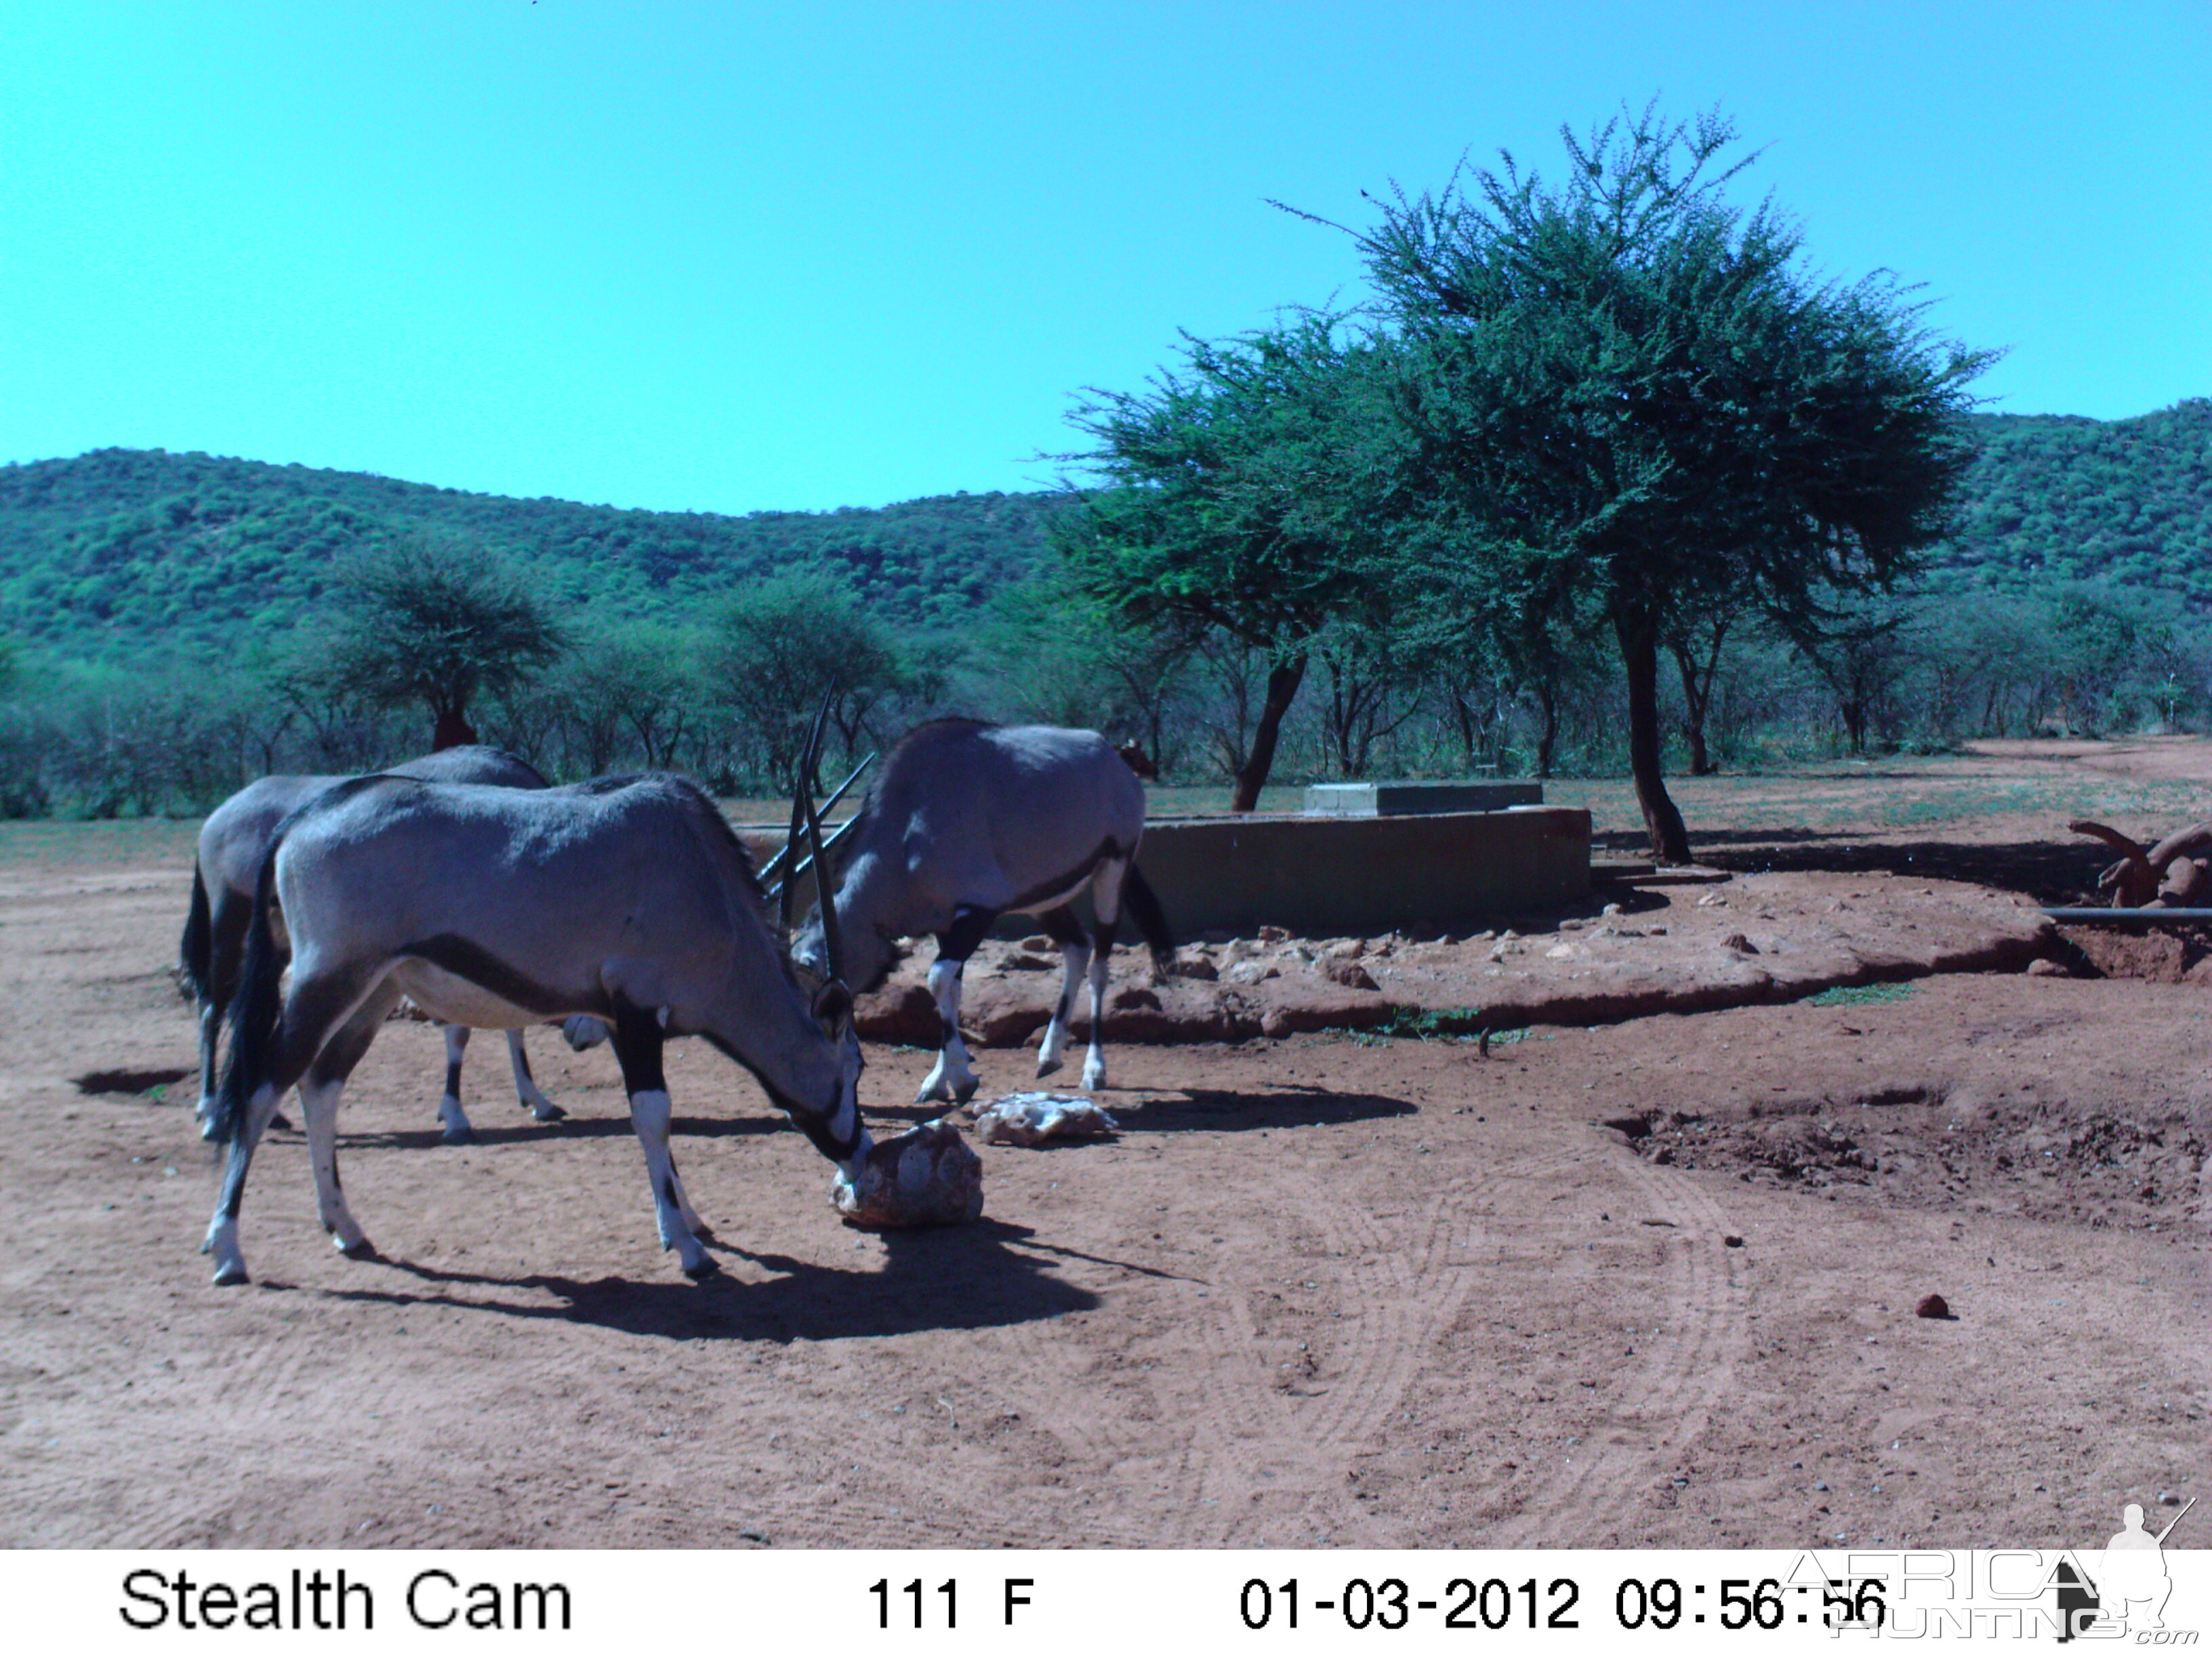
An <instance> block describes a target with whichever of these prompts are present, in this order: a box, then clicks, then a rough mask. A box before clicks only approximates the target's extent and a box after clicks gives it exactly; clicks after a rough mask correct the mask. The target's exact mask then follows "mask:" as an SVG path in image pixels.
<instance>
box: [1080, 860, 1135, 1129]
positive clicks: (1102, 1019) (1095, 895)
mask: <svg viewBox="0 0 2212 1659" xmlns="http://www.w3.org/2000/svg"><path fill="white" fill-rule="evenodd" d="M1128 869H1129V866H1128V865H1127V863H1116V862H1112V861H1109V862H1108V863H1105V864H1102V865H1100V866H1098V873H1097V875H1096V876H1094V877H1093V878H1091V906H1092V908H1094V909H1096V910H1097V912H1098V930H1097V933H1096V934H1095V935H1094V936H1093V943H1094V945H1095V947H1096V948H1095V949H1094V950H1093V951H1092V953H1091V1052H1090V1053H1089V1054H1086V1055H1085V1057H1084V1060H1083V1086H1084V1087H1085V1089H1103V1088H1104V1087H1105V1086H1106V975H1107V973H1108V971H1109V968H1110V966H1111V963H1112V958H1113V955H1114V929H1115V925H1116V924H1117V923H1118V922H1119V921H1120V920H1121V878H1123V877H1124V876H1125V875H1127V873H1128Z"/></svg>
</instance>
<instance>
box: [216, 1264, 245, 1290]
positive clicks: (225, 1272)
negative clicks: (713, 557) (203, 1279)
mask: <svg viewBox="0 0 2212 1659" xmlns="http://www.w3.org/2000/svg"><path fill="white" fill-rule="evenodd" d="M215 1282H216V1284H218V1285H251V1284H252V1282H253V1275H252V1274H251V1273H247V1272H246V1264H245V1263H244V1262H243V1261H228V1262H225V1263H224V1264H223V1265H222V1267H217V1268H216V1270H215Z"/></svg>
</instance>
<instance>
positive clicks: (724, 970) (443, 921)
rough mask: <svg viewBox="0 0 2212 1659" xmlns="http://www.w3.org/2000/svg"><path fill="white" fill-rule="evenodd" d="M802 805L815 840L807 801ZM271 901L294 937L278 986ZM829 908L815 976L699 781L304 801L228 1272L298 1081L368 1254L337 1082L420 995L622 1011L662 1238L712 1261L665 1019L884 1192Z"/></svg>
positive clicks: (283, 891)
mask: <svg viewBox="0 0 2212 1659" xmlns="http://www.w3.org/2000/svg"><path fill="white" fill-rule="evenodd" d="M819 729H820V728H819V723H818V722H817V738H816V741H817V744H818V742H819ZM799 816H802V815H801V814H798V813H794V817H799ZM803 816H804V817H805V821H806V822H807V823H808V825H809V828H810V829H811V831H812V833H813V836H814V839H815V840H816V842H817V843H818V841H819V831H818V828H817V827H816V826H815V823H814V814H813V812H812V811H811V803H808V804H807V810H806V811H805V813H804V814H803ZM272 903H273V904H275V905H276V906H281V908H282V912H283V921H284V923H285V925H286V927H288V928H289V931H290V934H291V940H292V980H291V985H290V987H289V990H288V991H286V992H285V993H284V994H283V996H282V997H281V999H280V997H279V994H278V987H277V976H278V973H279V971H280V969H281V968H282V963H281V962H280V961H279V960H278V957H277V954H276V947H275V941H274V939H273V938H272V935H271V932H270V910H271V906H272ZM830 921H831V924H832V925H831V927H830V929H829V935H828V937H829V940H830V945H831V949H830V951H829V955H828V957H826V959H825V968H826V976H825V977H822V978H819V979H817V978H815V976H814V975H811V974H808V975H804V979H805V981H806V982H805V983H802V976H801V975H799V974H798V973H795V972H794V971H793V965H792V963H790V962H789V960H788V959H787V957H786V956H785V954H784V952H783V951H782V948H781V945H780V944H779V943H778V941H777V939H775V936H774V935H773V933H772V932H771V930H770V927H769V922H768V919H767V916H766V914H765V911H764V908H763V896H762V891H761V887H760V884H759V882H758V879H757V878H756V877H755V875H754V873H753V868H752V864H751V860H750V859H749V858H748V857H747V856H746V854H745V851H744V848H743V847H742V846H741V845H740V844H739V843H738V838H737V836H735V834H733V833H732V830H731V829H730V827H729V825H728V824H727V823H725V822H724V821H723V818H722V815H721V814H720V811H717V810H716V809H715V806H714V802H713V801H711V800H709V799H708V798H707V797H706V795H705V794H703V793H702V792H701V791H700V789H699V788H698V787H697V786H696V785H695V784H693V783H691V782H690V781H688V780H685V779H683V778H678V777H674V776H669V775H646V776H642V777H629V778H601V779H599V780H596V781H592V782H590V783H582V784H574V785H570V786H568V787H560V788H553V789H545V790H531V791H524V790H513V789H497V788H487V787H482V786H478V785H468V784H448V783H426V782H422V781H416V780H413V779H406V778H397V777H389V776H371V777H365V778H359V779H355V780H353V781H349V782H346V783H342V784H340V785H338V786H337V787H336V788H334V789H331V790H330V791H328V792H327V793H324V794H323V795H321V796H319V797H318V798H317V799H313V800H312V801H309V802H308V803H307V805H304V806H302V807H301V808H300V809H299V811H296V812H295V813H294V814H293V815H292V817H290V818H289V819H288V820H287V821H286V822H285V823H284V824H283V826H281V827H280V828H279V829H278V831H277V834H276V843H275V846H274V847H273V848H272V849H271V851H270V855H269V857H268V859H267V860H265V861H264V864H263V866H262V869H261V874H260V880H259V884H258V893H257V898H256V902H255V907H254V910H253V915H252V928H251V930H250V932H249V933H248V936H247V941H246V966H245V972H244V978H243V982H242V983H241V985H240V989H239V993H238V996H237V999H236V1000H235V1001H234V1003H233V1005H232V1008H231V1013H230V1043H231V1058H230V1066H229V1069H228V1071H227V1072H226V1073H225V1075H224V1078H223V1083H222V1090H221V1091H220V1093H219V1094H218V1096H217V1097H216V1114H215V1129H216V1138H217V1139H220V1140H222V1141H223V1142H226V1143H227V1144H228V1147H229V1158H228V1163H227V1164H226V1166H225V1169H224V1171H223V1178H222V1191H221V1195H220V1197H219V1199H218V1201H217V1203H216V1211H215V1215H214V1218H213V1219H212V1220H211V1221H210V1224H209V1227H208V1234H207V1241H206V1243H205V1244H204V1246H203V1249H204V1250H205V1251H206V1252H207V1253H208V1254H210V1255H213V1256H214V1258H215V1278H216V1283H217V1284H234V1283H238V1282H240V1281H242V1280H244V1279H246V1259H245V1257H244V1255H242V1254H241V1253H240V1248H239V1237H238V1214H239V1206H240V1200H241V1199H242V1197H243V1195H244V1192H245V1187H246V1170H247V1169H248V1167H249V1166H250V1164H252V1158H253V1149H254V1146H255V1144H256V1143H257V1142H258V1140H259V1139H260V1137H261V1133H262V1130H263V1129H264V1127H265V1126H266V1125H267V1122H268V1120H269V1117H270V1114H271V1113H272V1112H273V1111H274V1110H275V1109H276V1102H277V1100H278V1099H279V1098H280V1097H282V1095H283V1091H285V1090H287V1089H289V1088H290V1087H291V1086H292V1085H294V1084H295V1083H297V1084H298V1085H299V1086H300V1098H301V1106H302V1109H303V1111H304V1115H305V1116H306V1119H307V1145H308V1150H309V1153H310V1156H311V1158H312V1161H313V1166H314V1174H315V1192H316V1198H317V1201H318V1206H319V1216H320V1218H321V1222H322V1225H323V1226H324V1227H325V1229H326V1230H327V1231H329V1233H330V1235H331V1240H332V1242H333V1243H335V1244H336V1245H337V1248H338V1249H341V1250H343V1251H344V1252H346V1253H347V1254H348V1255H366V1254H370V1253H371V1251H370V1247H369V1243H368V1237H367V1235H365V1234H364V1233H363V1232H362V1229H361V1226H360V1224H359V1223H358V1222H356V1220H355V1218H354V1217H353V1214H352V1212H351V1211H350V1210H349V1208H348V1207H347V1205H346V1200H345V1194H344V1192H343V1188H341V1187H340V1185H339V1182H338V1170H337V1105H338V1097H339V1095H340V1093H341V1091H343V1088H344V1085H345V1080H346V1077H347V1075H348V1074H349V1073H350V1072H351V1071H352V1070H353V1068H354V1066H356V1065H357V1064H358V1063H359V1062H360V1060H361V1058H362V1054H364V1053H365V1052H367V1050H368V1046H369V1043H370V1042H371V1041H372V1040H373V1039H374V1036H375V1035H376V1031H377V1028H378V1026H379V1024H380V1023H381V1022H382V1020H383V1018H384V1016H385V1013H386V1011H387V1010H388V1009H390V1008H391V1007H392V1005H393V1004H394V1003H395V1002H396V1001H397V1000H398V998H399V997H400V996H402V995H403V994H404V995H405V996H408V997H410V998H412V999H413V1000H415V1002H416V1005H417V1006H420V1007H421V1008H422V1009H423V1010H424V1011H425V1012H428V1013H429V1014H431V1015H432V1016H433V1017H434V1018H440V1019H446V1020H451V1021H453V1022H455V1023H457V1024H465V1025H473V1026H481V1027H507V1028H510V1029H511V1028H513V1027H515V1026H519V1025H525V1024H534V1023H536V1022H537V1021H539V1020H544V1019H555V1018H562V1017H564V1016H568V1015H575V1014H589V1015H593V1016H596V1017H598V1018H601V1019H604V1020H605V1021H607V1022H609V1023H610V1024H611V1026H612V1027H613V1033H614V1049H615V1058H616V1060H617V1063H618V1064H619V1065H620V1066H621V1067H622V1074H623V1088H624V1089H625V1091H627V1092H628V1094H629V1109H630V1121H631V1124H632V1126H633V1127H635V1129H636V1131H637V1137H638V1140H639V1143H640V1144H641V1146H642V1147H643V1149H644V1152H645V1165H646V1175H647V1182H648V1184H649V1185H650V1187H651V1188H652V1193H653V1206H654V1212H655V1214H656V1217H657V1218H658V1221H659V1231H660V1242H661V1244H662V1247H663V1248H664V1249H671V1250H674V1251H675V1252H677V1255H678V1259H679V1260H680V1261H681V1262H682V1264H683V1267H684V1272H685V1273H688V1274H690V1276H691V1277H693V1278H694V1279H699V1278H703V1277H705V1276H706V1275H708V1274H709V1273H714V1271H715V1263H714V1258H713V1257H712V1256H710V1255H708V1253H707V1251H706V1249H705V1248H704V1246H703V1245H702V1244H701V1243H700V1235H701V1233H702V1232H703V1231H705V1228H704V1225H703V1224H702V1222H701V1221H700V1219H699V1215H698V1212H697V1211H696V1210H695V1209H694V1208H693V1207H692V1204H691V1200H690V1197H689V1195H688V1194H686V1193H685V1192H684V1182H683V1180H682V1178H681V1177H680V1176H678V1174H677V1170H676V1164H675V1159H674V1158H673V1156H672V1155H671V1152H670V1149H669V1144H668V1137H669V1124H670V1119H671V1109H670V1105H669V1098H668V1085H667V1083H666V1080H665V1078H664V1076H663V1074H662V1070H661V1047H662V1045H663V1044H664V1043H665V1042H666V1041H667V1040H668V1039H669V1038H670V1037H672V1036H702V1037H704V1038H706V1039H707V1041H708V1042H711V1043H713V1044H714V1046H715V1047H716V1048H720V1050H721V1051H722V1052H723V1053H724V1054H727V1055H729V1056H730V1058H731V1059H732V1060H736V1061H737V1062H738V1064H739V1065H741V1066H744V1067H745V1068H746V1069H747V1070H748V1071H750V1072H751V1073H753V1075H754V1076H755V1077H756V1078H757V1079H758V1080H759V1082H760V1085H761V1086H762V1088H763V1090H765V1091H766V1092H767V1094H768V1096H769V1099H770V1100H772V1101H773V1102H774V1103H775V1104H776V1105H777V1106H779V1107H781V1109H783V1110H784V1111H785V1112H787V1113H788V1114H789V1115H790V1117H791V1119H792V1121H793V1122H794V1123H796V1124H797V1125H798V1126H799V1128H800V1129H801V1130H803V1131H804V1132H805V1133H806V1135H807V1136H808V1138H809V1139H811V1140H812V1141H813V1142H814V1144H815V1146H817V1148H818V1149H819V1150H820V1151H821V1152H823V1155H824V1156H825V1157H828V1158H830V1159H832V1160H833V1161H835V1162H836V1163H838V1164H841V1165H842V1166H843V1173H844V1176H845V1177H846V1179H847V1180H848V1181H849V1182H851V1183H852V1186H853V1188H854V1189H855V1190H865V1191H877V1190H880V1189H881V1188H882V1186H883V1182H884V1179H885V1173H884V1170H883V1169H881V1168H879V1167H878V1165H880V1164H882V1163H883V1162H884V1160H880V1159H878V1160H876V1161H875V1162H874V1163H872V1162H871V1161H870V1159H869V1153H870V1152H871V1150H872V1146H873V1142H872V1139H871V1138H870V1136H869V1133H868V1131H867V1128H866V1125H865V1124H863V1123H862V1121H861V1120H860V1102H859V1096H858V1086H859V1081H860V1043H859V1042H858V1041H857V1039H856V1038H855V1037H854V1035H853V1030H852V997H851V994H849V993H848V991H847V989H846V987H845V984H844V982H843V980H842V975H841V973H840V971H839V969H840V965H841V963H840V958H839V954H838V952H837V951H836V948H835V947H836V940H837V930H836V927H835V919H834V916H833V917H832V918H830ZM885 1149H886V1151H894V1150H895V1149H896V1143H895V1142H893V1143H886V1147H885Z"/></svg>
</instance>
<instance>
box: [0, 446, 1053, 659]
mask: <svg viewBox="0 0 2212 1659" xmlns="http://www.w3.org/2000/svg"><path fill="white" fill-rule="evenodd" d="M1059 499H1060V498H1058V497H1055V496H1054V495H1045V494H1033V495H999V494H995V493H994V494H989V495H965V494H963V495H939V496H932V497H929V498H927V499H925V500H921V501H902V502H900V503H898V504H897V505H896V506H892V507H878V508H859V507H844V508H840V509H838V510H837V511H836V512H834V513H748V514H746V515H744V517H741V518H740V517H732V516H729V515H726V514H722V513H647V512H635V511H625V510H623V509H621V508H617V507H585V506H580V505H579V504H577V503H575V502H573V501H554V500H552V499H551V498H550V497H541V498H540V499H538V500H536V501H523V500H519V499H516V498H513V497H511V496H505V495H471V494H469V493H468V492H466V491H465V490H458V489H436V488H435V487H433V486H431V485H428V484H413V483H399V482H398V481H397V480H394V479H391V478H380V477H374V476H372V475H370V474H368V473H363V472H333V471H318V470H316V469H313V468H309V467H303V466H273V465H268V464H266V463H264V462H260V461H241V460H231V459H222V458H219V457H215V456H209V455H200V454H190V455H173V454H170V453H167V452H166V451H163V450H158V449H156V450H133V449H101V450H95V451H94V452H93V453H90V454H88V455H80V456H78V457H76V459H73V460H61V461H38V462H33V463H31V464H29V465H10V466H0V617H5V623H4V625H0V631H4V632H5V633H6V634H9V635H13V636H14V637H15V639H16V640H17V641H19V642H21V643H22V644H24V645H27V646H30V647H34V648H35V649H37V650H38V651H39V652H40V653H41V654H45V655H49V656H51V657H52V658H54V659H80V660H88V661H89V660H108V661H124V660H130V659H134V658H136V657H137V654H138V653H141V652H142V651H143V650H144V648H145V647H146V646H147V645H148V644H149V642H151V641H155V640H160V641H162V642H164V643H165V644H167V645H168V646H171V647H178V648H182V649H184V650H186V651H190V652H194V653H215V652H217V651H223V652H228V651H231V650H234V649H236V648H237V647H238V643H239V641H240V636H241V634H242V633H244V634H250V633H251V632H252V631H254V630H260V629H282V628H285V627H289V626H290V625H292V624H293V623H295V622H297V621H298V620H299V619H300V617H301V616H302V615H303V614H305V613H307V612H309V611H312V610H313V608H314V606H315V605H316V604H317V603H318V601H319V600H320V599H322V598H323V597H324V596H325V593H326V592H327V591H328V589H329V586H330V585H331V581H332V580H333V575H334V572H333V566H334V563H335V562H336V561H337V560H338V559H339V558H340V557H341V556H343V555H345V554H348V553H350V552H355V551H358V550H362V549H364V548H368V547H374V546H375V545H377V544H384V543H388V542H392V541H395V540H398V539H401V538H405V537H407V536H410V535H416V534H422V533H425V532H427V533H430V534H434V535H441V536H451V537H459V538H466V539H468V540H469V541H471V542H473V543H476V544H480V545H482V546H483V547H485V548H487V549H489V550H491V551H493V552H495V553H497V554H500V555H501V556H504V557H506V558H507V560H509V561H510V562H513V563H514V564H515V565H517V566H519V567H520V568H521V569H523V570H524V571H525V572H526V573H527V574H529V575H530V576H531V577H532V579H533V580H534V581H535V583H536V585H537V586H538V589H539V590H540V592H543V593H544V595H545V597H546V598H547V599H549V600H550V602H551V603H552V604H554V605H555V606H556V608H560V609H564V610H571V611H580V610H582V609H584V608H586V607H588V608H589V609H590V610H591V611H592V613H594V614H595V615H597V616H599V617H603V618H605V619H607V620H610V621H620V622H635V621H647V620H657V621H665V622H679V621H682V620H684V619H685V618H687V617H690V615H692V614H693V613H694V612H696V611H697V610H698V609H699V607H700V606H702V605H705V604H708V603H709V602H711V601H713V600H714V599H717V598H719V597H720V596H721V595H722V594H723V593H726V592H728V591H729V590H730V589H731V587H732V586H734V585H737V584H740V583H743V582H745V581H748V580H756V579H758V578H761V577H764V576H769V575H773V574H775V573H777V572H779V571H782V570H787V569H790V568H794V567H797V566H802V565H809V564H816V563H820V564H826V565H829V566H831V567H834V568H836V570H838V571H839V572H841V573H842V574H843V575H844V576H845V577H846V578H847V579H848V580H849V581H850V582H851V584H852V586H853V587H854V591H855V592H856V593H857V594H858V595H859V596H860V599H862V600H863V601H864V602H865V603H866V605H868V606H869V608H870V609H871V610H872V611H874V612H875V613H876V614H877V615H879V616H881V617H883V618H884V620H885V621H887V622H889V623H893V624H894V625H896V626H898V627H901V628H908V629H911V628H929V627H936V626H944V625H946V624H949V623H952V622H955V621H957V619H958V618H960V617H963V616H965V615H966V614H968V613H969V612H971V611H974V609H975V606H976V605H978V604H980V603H981V601H982V600H983V599H985V598H986V597H987V595H989V594H990V593H992V592H995V591H997V590H998V589H1000V588H1002V587H1004V586H1006V585H1007V584H1009V583H1011V582H1015V581H1019V580H1022V579H1024V577H1027V576H1030V575H1033V574H1036V571H1037V570H1038V568H1040V566H1041V565H1042V562H1043V561H1044V559H1045V532H1044V524H1045V521H1046V520H1047V519H1048V517H1049V516H1050V515H1051V513H1052V512H1053V511H1054V508H1055V507H1056V506H1057V505H1058V504H1059Z"/></svg>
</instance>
